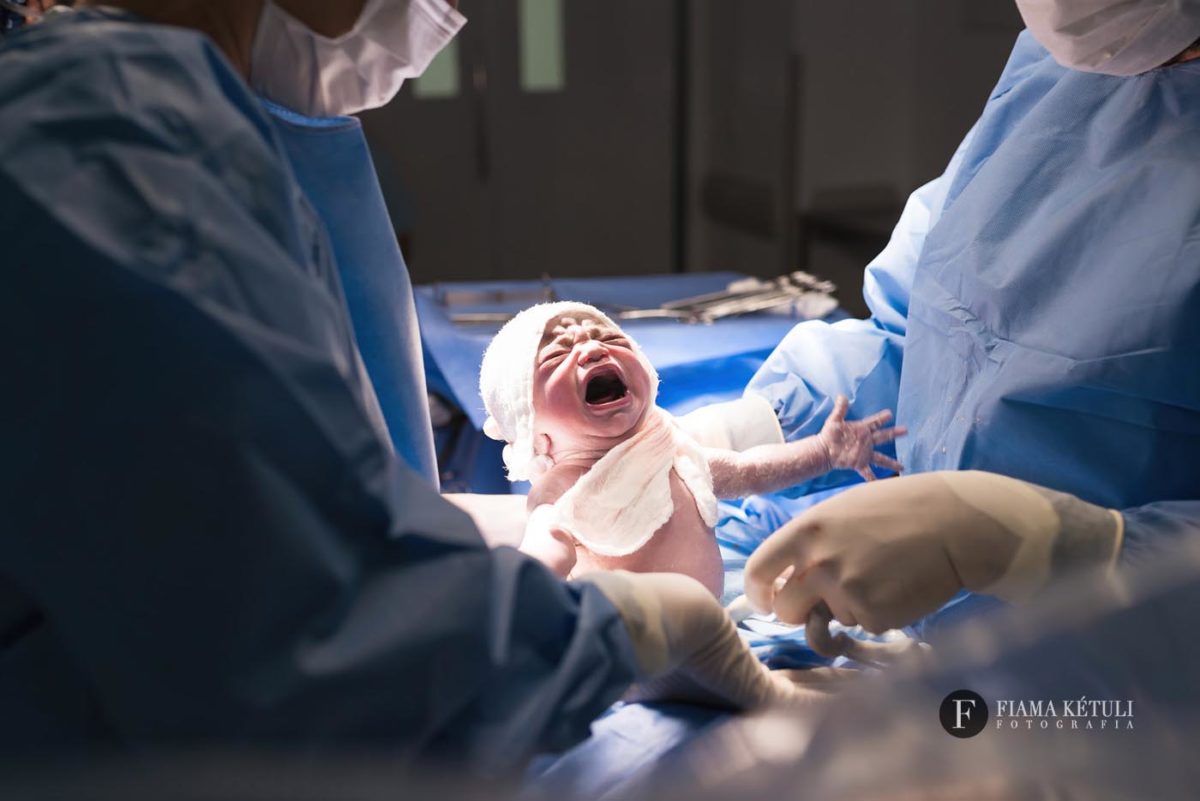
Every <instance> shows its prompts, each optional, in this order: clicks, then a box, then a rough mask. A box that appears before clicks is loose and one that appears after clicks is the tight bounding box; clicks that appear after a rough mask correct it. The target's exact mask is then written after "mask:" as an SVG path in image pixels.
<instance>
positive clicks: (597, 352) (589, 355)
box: [579, 339, 608, 364]
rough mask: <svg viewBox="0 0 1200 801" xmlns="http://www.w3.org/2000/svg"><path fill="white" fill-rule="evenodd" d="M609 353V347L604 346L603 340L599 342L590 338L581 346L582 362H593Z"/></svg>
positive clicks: (580, 360)
mask: <svg viewBox="0 0 1200 801" xmlns="http://www.w3.org/2000/svg"><path fill="white" fill-rule="evenodd" d="M607 355H608V348H606V347H604V344H603V343H602V342H597V341H596V340H594V339H589V340H588V341H587V342H584V343H582V344H581V345H580V346H579V363H580V364H591V363H592V362H594V361H599V360H600V359H603V358H604V357H605V356H607Z"/></svg>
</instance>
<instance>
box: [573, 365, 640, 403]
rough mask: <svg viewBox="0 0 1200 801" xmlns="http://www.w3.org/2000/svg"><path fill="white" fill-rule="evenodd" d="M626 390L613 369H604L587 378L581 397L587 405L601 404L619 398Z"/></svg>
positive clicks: (623, 395)
mask: <svg viewBox="0 0 1200 801" xmlns="http://www.w3.org/2000/svg"><path fill="white" fill-rule="evenodd" d="M628 391H629V390H628V389H626V387H625V382H624V381H622V380H621V376H620V375H618V374H617V372H616V371H615V370H604V371H603V372H600V373H598V374H597V375H594V376H592V377H591V378H589V379H588V382H587V387H586V388H585V389H584V396H583V399H584V400H585V401H586V402H587V404H588V405H589V406H602V405H604V404H606V403H612V402H613V401H618V400H620V399H621V398H623V397H625V394H626V393H627V392H628Z"/></svg>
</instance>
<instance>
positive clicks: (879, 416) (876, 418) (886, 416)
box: [862, 409, 892, 431]
mask: <svg viewBox="0 0 1200 801" xmlns="http://www.w3.org/2000/svg"><path fill="white" fill-rule="evenodd" d="M891 419H892V413H891V411H890V410H888V409H884V410H883V411H882V412H876V413H875V414H873V415H871V416H870V417H864V418H863V419H862V422H863V424H864V425H865V426H866V427H867V428H869V429H871V430H872V431H874V430H875V429H877V428H883V427H884V426H885V425H887V424H888V422H889V421H890V420H891Z"/></svg>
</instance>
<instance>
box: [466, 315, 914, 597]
mask: <svg viewBox="0 0 1200 801" xmlns="http://www.w3.org/2000/svg"><path fill="white" fill-rule="evenodd" d="M657 392H658V375H657V373H656V372H655V371H654V368H653V367H652V366H651V365H650V362H649V361H648V360H647V359H646V357H645V356H644V355H642V352H641V349H640V348H638V346H637V344H636V343H635V342H634V341H633V340H631V339H630V338H629V337H628V336H626V335H625V333H624V332H622V331H621V329H620V328H619V327H618V326H617V325H616V324H615V323H613V321H612V320H610V319H609V318H608V317H607V316H605V315H604V313H603V312H601V311H599V310H598V309H595V308H593V307H591V306H588V305H586V304H582V303H544V304H540V305H537V306H533V307H532V308H529V309H526V310H525V311H523V312H521V313H520V314H519V315H517V316H516V317H514V318H513V319H512V320H510V321H509V322H508V323H506V324H505V326H504V327H503V328H502V329H501V330H500V332H499V333H498V334H496V337H495V339H493V340H492V343H491V345H490V346H489V347H488V350H487V353H486V354H484V358H483V366H482V370H481V377H480V393H481V394H482V395H483V402H484V406H485V407H486V409H487V412H488V415H489V417H488V420H487V422H486V423H485V425H484V432H485V433H486V434H487V435H488V436H490V437H492V438H494V439H501V440H504V441H505V442H507V443H508V444H507V446H506V447H505V448H504V462H505V465H506V466H507V468H508V474H509V478H510V479H511V480H513V481H519V480H529V481H531V482H532V486H533V488H532V490H531V491H530V493H529V501H528V509H529V512H530V514H529V523H528V526H527V527H526V531H525V537H524V540H523V541H522V543H521V550H522V551H524V552H526V553H528V554H530V555H531V556H534V557H536V558H538V559H540V560H541V561H542V562H544V563H545V564H546V565H547V566H549V567H550V569H551V570H553V571H554V572H556V573H557V574H558V575H560V576H562V577H564V578H566V577H569V576H571V575H572V574H578V573H584V572H587V571H590V570H597V569H602V570H616V569H620V570H630V571H635V572H664V571H666V572H675V573H683V574H686V575H689V576H691V577H693V578H695V579H697V580H698V581H700V582H701V583H702V584H704V586H705V587H707V588H708V589H709V590H710V591H711V592H712V593H713V594H714V595H716V596H718V597H720V595H721V591H722V584H723V582H724V569H723V567H722V564H721V555H720V551H719V549H718V547H717V542H716V538H715V537H714V536H713V526H714V525H715V524H716V522H717V501H716V499H717V498H741V497H745V496H747V495H752V494H757V493H767V492H775V491H777V490H781V489H785V488H787V487H791V486H794V485H796V484H799V483H801V482H803V481H806V480H808V479H810V478H814V477H816V476H818V475H821V474H823V473H826V472H829V471H830V470H835V469H850V470H857V471H858V472H859V473H862V474H863V475H864V476H868V477H872V474H871V465H872V464H874V465H879V466H881V467H885V468H888V469H890V470H895V471H897V472H898V471H899V470H900V469H901V466H900V464H899V463H898V462H897V461H896V460H894V459H891V458H889V457H888V456H885V455H884V454H882V453H878V452H877V451H876V450H875V448H876V446H878V445H880V444H882V443H885V442H889V441H891V440H893V439H895V438H896V437H897V436H900V435H902V434H903V433H904V429H902V428H885V427H884V426H885V425H886V423H887V422H888V421H889V420H890V419H891V413H890V412H887V411H883V412H880V413H878V414H875V415H873V416H871V417H868V418H867V419H865V420H862V421H857V422H849V421H847V420H846V419H845V418H846V411H847V409H848V407H849V403H848V402H847V400H846V399H845V398H840V397H839V398H838V399H837V402H836V403H835V405H834V408H833V411H832V412H831V413H830V415H829V418H828V420H827V421H826V423H825V426H824V427H823V428H822V429H821V433H820V434H817V435H816V436H812V437H808V438H805V439H802V440H798V441H795V442H790V443H787V444H782V445H763V446H759V447H755V448H751V449H749V450H747V451H744V452H741V453H738V452H735V451H727V450H719V449H714V448H704V447H701V446H700V444H699V443H697V442H696V441H695V440H694V439H692V437H690V436H689V435H688V434H687V433H685V432H684V431H683V430H682V429H681V428H680V427H679V426H678V425H677V424H676V423H675V421H674V419H673V418H672V417H671V416H670V415H669V414H668V413H667V412H666V411H664V410H662V409H660V408H658V407H657V406H656V405H655V403H654V401H655V397H656V396H657Z"/></svg>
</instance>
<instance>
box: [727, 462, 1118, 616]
mask: <svg viewBox="0 0 1200 801" xmlns="http://www.w3.org/2000/svg"><path fill="white" fill-rule="evenodd" d="M1123 533H1124V519H1123V518H1122V517H1121V515H1120V513H1119V512H1116V511H1115V510H1112V509H1105V508H1102V507H1099V506H1094V505H1092V504H1089V503H1086V502H1084V501H1081V500H1079V499H1078V498H1076V497H1074V496H1073V495H1067V494H1065V493H1061V492H1055V491H1053V490H1048V489H1045V488H1044V487H1038V486H1035V485H1033V484H1028V483H1026V482H1023V481H1017V480H1016V479H1011V478H1007V477H1005V476H999V475H995V474H993V473H982V472H976V471H964V472H946V473H922V474H920V475H915V476H904V477H901V478H892V479H888V480H887V481H878V482H874V483H871V484H863V485H859V486H857V487H853V488H851V489H849V490H847V491H846V492H843V493H842V494H840V495H837V496H835V497H834V498H831V499H830V500H828V501H825V502H824V503H820V504H817V505H816V506H814V507H812V508H811V509H809V510H807V511H806V512H805V513H804V514H802V515H800V516H799V517H797V518H796V519H794V520H792V521H791V522H789V523H788V524H787V525H785V526H783V527H782V528H780V529H779V530H778V531H777V532H775V533H774V534H772V535H771V536H770V537H769V538H768V539H767V540H766V542H764V543H763V544H762V545H761V546H760V547H759V548H758V550H757V551H755V553H754V554H753V555H752V556H751V557H750V559H749V561H748V562H747V563H746V574H745V581H746V594H747V596H748V597H749V598H750V601H751V603H752V604H753V605H754V607H755V608H756V609H758V610H760V611H764V612H766V611H774V612H775V614H776V615H777V616H778V617H779V618H780V619H781V620H783V621H784V622H788V623H796V624H798V623H801V622H803V621H805V620H806V619H807V618H808V616H809V612H810V611H811V610H813V609H814V607H816V606H817V604H818V603H820V602H821V601H825V602H826V603H827V604H828V605H829V607H830V609H832V611H833V614H834V616H835V617H836V618H837V619H838V620H839V621H841V622H842V623H844V624H846V625H851V626H853V625H861V626H863V627H864V628H866V629H867V630H868V631H872V632H875V633H879V632H883V631H886V630H887V629H891V628H898V627H900V626H904V625H907V624H909V623H912V622H913V621H915V620H917V619H918V618H920V617H923V616H924V615H927V614H929V613H931V612H934V611H936V610H937V609H938V608H940V607H941V606H942V605H943V604H944V603H945V602H946V601H948V600H950V598H951V597H953V595H954V594H955V593H956V592H958V590H959V589H962V588H966V589H968V590H971V591H973V592H980V593H985V594H988V595H994V596H996V597H998V598H1001V599H1004V600H1006V601H1012V602H1021V601H1026V600H1029V599H1031V598H1032V597H1034V596H1035V595H1037V593H1038V592H1040V591H1041V590H1043V589H1044V588H1045V587H1046V586H1047V585H1049V584H1050V583H1051V582H1053V581H1054V580H1055V579H1056V578H1058V577H1059V576H1061V575H1063V574H1065V573H1067V572H1070V571H1074V570H1083V569H1089V568H1090V569H1108V568H1111V566H1112V565H1113V564H1114V563H1115V561H1116V555H1117V553H1118V551H1119V550H1120V545H1121V539H1122V535H1123ZM789 571H791V572H790V575H789V576H788V577H787V579H786V581H784V582H782V583H781V584H780V585H778V587H777V586H776V581H777V580H778V579H780V578H781V577H782V576H784V574H786V573H788V572H789Z"/></svg>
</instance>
